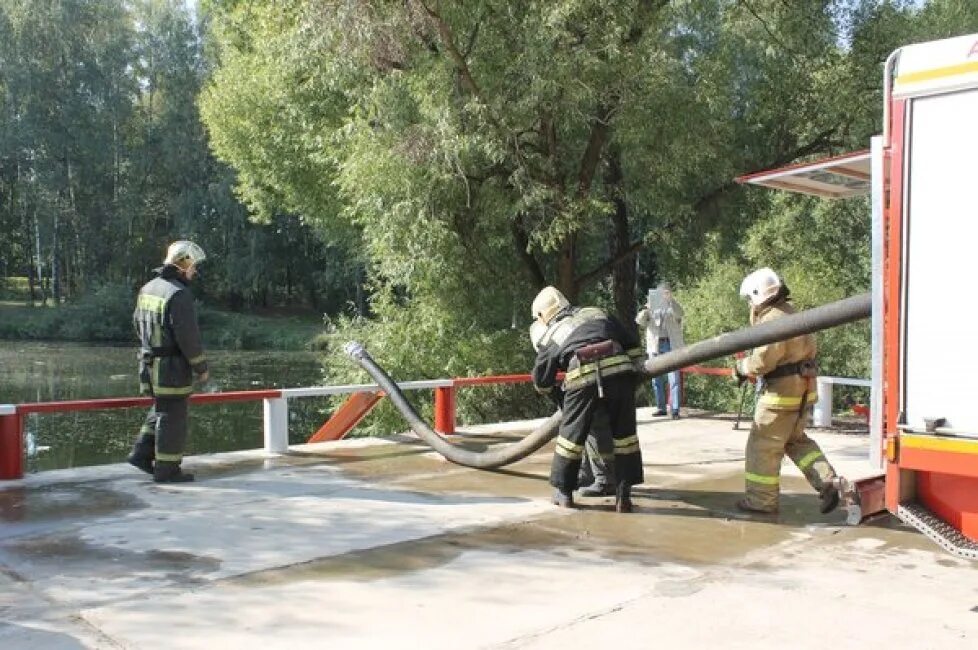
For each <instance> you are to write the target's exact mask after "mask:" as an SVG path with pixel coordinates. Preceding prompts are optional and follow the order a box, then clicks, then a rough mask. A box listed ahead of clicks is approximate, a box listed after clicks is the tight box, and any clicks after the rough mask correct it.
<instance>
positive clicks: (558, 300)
mask: <svg viewBox="0 0 978 650" xmlns="http://www.w3.org/2000/svg"><path fill="white" fill-rule="evenodd" d="M567 307H570V301H569V300H567V298H565V297H564V294H562V293H561V292H560V291H559V290H558V289H557V288H556V287H544V288H543V289H541V290H540V293H538V294H537V297H536V298H534V299H533V306H532V307H530V311H531V312H532V314H533V318H539V319H540V320H541V321H543V324H544V325H546V324H547V323H549V322H550V321H552V320H553V319H554V316H556V315H557V313H558V312H559V311H560V310H561V309H566V308H567Z"/></svg>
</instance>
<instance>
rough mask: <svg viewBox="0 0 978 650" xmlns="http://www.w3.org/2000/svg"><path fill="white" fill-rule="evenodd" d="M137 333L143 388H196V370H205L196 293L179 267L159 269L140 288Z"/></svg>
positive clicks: (164, 391)
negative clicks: (179, 270)
mask: <svg viewBox="0 0 978 650" xmlns="http://www.w3.org/2000/svg"><path fill="white" fill-rule="evenodd" d="M132 318H133V325H134V326H135V328H136V336H137V337H138V338H139V346H140V349H139V364H140V373H139V376H140V389H141V391H142V392H144V393H146V392H151V393H152V394H153V395H154V396H157V397H179V396H185V395H189V394H190V393H191V392H192V391H193V379H194V373H196V374H201V373H203V372H205V371H206V370H207V358H206V357H205V356H204V349H203V345H202V344H201V339H200V329H199V327H198V326H197V314H196V310H195V309H194V297H193V294H192V293H191V292H190V289H189V288H188V287H187V285H186V284H185V283H184V282H182V281H181V280H180V276H179V272H178V270H177V268H176V267H175V266H172V265H167V266H164V267H162V268H161V269H157V277H155V278H153V279H152V280H150V281H149V282H147V283H146V284H145V285H143V288H142V289H140V290H139V296H138V297H137V298H136V309H135V311H134V312H133V315H132Z"/></svg>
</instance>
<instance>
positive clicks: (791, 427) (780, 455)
mask: <svg viewBox="0 0 978 650" xmlns="http://www.w3.org/2000/svg"><path fill="white" fill-rule="evenodd" d="M811 413H812V407H811V406H808V407H807V408H806V409H805V411H804V412H803V413H801V414H799V412H798V411H784V410H775V409H772V408H769V407H765V406H763V405H762V406H758V407H757V411H756V413H755V415H754V423H753V425H752V426H751V430H750V436H749V437H748V438H747V450H746V473H745V475H744V479H745V484H746V492H747V503H748V504H749V505H750V506H751V507H753V508H756V509H758V510H770V511H774V510H777V509H778V494H779V492H780V484H781V461H782V460H783V459H784V457H785V455H786V454H787V456H788V458H790V459H791V460H792V462H794V464H795V465H797V466H798V469H800V470H801V471H802V473H803V474H804V475H805V478H806V479H807V480H808V482H809V484H810V485H811V486H812V487H813V488H815V490H816V491H817V492H821V491H822V487H823V486H824V485H825V484H826V483H828V482H830V481H831V480H832V479H834V478H835V476H836V474H835V469H834V468H833V467H832V465H831V464H830V463H829V461H828V459H827V458H826V457H825V454H824V453H822V450H821V448H820V447H819V446H818V443H816V442H815V441H814V440H812V439H811V438H809V437H808V435H807V434H806V433H805V424H806V423H807V422H808V418H809V416H810V415H811Z"/></svg>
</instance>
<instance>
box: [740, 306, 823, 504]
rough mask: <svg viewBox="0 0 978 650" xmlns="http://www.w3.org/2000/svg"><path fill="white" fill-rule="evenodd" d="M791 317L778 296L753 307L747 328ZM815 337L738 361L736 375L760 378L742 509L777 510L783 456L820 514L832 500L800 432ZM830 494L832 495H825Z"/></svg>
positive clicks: (812, 397) (810, 401) (813, 369)
mask: <svg viewBox="0 0 978 650" xmlns="http://www.w3.org/2000/svg"><path fill="white" fill-rule="evenodd" d="M793 313H795V309H794V307H793V306H792V305H791V303H790V302H788V300H787V297H786V296H785V294H784V293H780V294H779V295H778V296H777V297H776V298H775V299H774V300H772V301H771V302H770V303H767V304H763V305H761V306H760V307H757V308H754V309H753V310H752V312H751V324H752V325H754V324H760V323H767V322H770V321H772V320H776V319H778V318H782V317H784V316H787V315H788V314H793ZM815 355H816V347H815V337H814V336H813V335H811V334H805V335H803V336H797V337H795V338H793V339H789V340H787V341H781V342H778V343H771V344H770V345H765V346H761V347H758V348H755V349H754V350H753V352H752V353H751V354H750V356H748V357H745V358H744V359H741V360H740V361H739V362H738V365H737V374H738V375H739V376H741V377H746V376H753V377H758V378H760V380H761V382H762V389H761V392H760V395H759V397H758V400H757V408H756V409H755V412H754V423H753V425H752V426H751V431H750V436H749V437H748V439H747V449H746V473H745V475H744V478H745V487H746V499H744V500H742V501H741V502H740V504H739V505H740V507H741V508H742V509H744V510H753V511H759V512H775V511H777V509H778V495H779V486H780V482H781V461H782V459H783V458H784V456H785V454H787V455H788V457H789V458H791V460H792V461H793V462H794V463H795V465H797V466H798V469H800V470H801V471H802V473H803V474H804V475H805V478H806V479H807V480H808V482H809V483H810V484H811V486H812V487H813V488H815V490H816V491H818V492H819V494H820V495H821V496H822V498H823V511H826V510H827V509H829V506H830V505H831V507H834V504H831V502H832V500H833V499H835V502H836V503H837V497H835V493H834V488H833V487H832V481H833V479H835V478H836V473H835V470H834V469H833V467H832V465H831V464H830V463H829V461H828V459H827V458H826V457H825V454H824V453H822V450H821V448H819V446H818V444H817V443H816V442H815V441H814V440H812V439H811V438H809V437H808V435H807V434H806V433H805V425H806V423H807V421H808V418H809V416H810V415H811V412H812V407H813V406H814V404H815V401H816V399H817V395H816V393H815V375H816V374H817V365H816V362H815ZM829 491H832V493H829Z"/></svg>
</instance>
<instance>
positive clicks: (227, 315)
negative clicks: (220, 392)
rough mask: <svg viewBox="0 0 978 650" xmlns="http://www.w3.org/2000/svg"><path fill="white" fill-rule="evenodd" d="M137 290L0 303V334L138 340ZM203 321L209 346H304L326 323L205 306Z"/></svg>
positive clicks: (107, 288) (117, 288) (113, 287)
mask: <svg viewBox="0 0 978 650" xmlns="http://www.w3.org/2000/svg"><path fill="white" fill-rule="evenodd" d="M134 301H135V292H134V291H133V290H132V289H130V288H129V287H128V286H126V285H122V284H105V285H103V286H101V287H99V288H98V289H97V290H95V291H94V292H92V293H91V294H87V295H85V296H82V297H80V298H79V299H77V300H75V301H72V302H70V303H65V304H62V305H60V306H58V307H23V306H14V305H11V304H0V339H20V340H57V341H100V342H113V343H126V344H133V345H135V338H134V336H135V335H134V333H133V327H132V309H133V304H134ZM197 308H198V311H199V313H198V320H199V322H200V326H201V330H202V333H203V335H204V344H205V347H209V348H221V349H228V350H303V349H308V348H309V347H310V345H311V342H312V340H313V339H314V338H315V337H316V335H317V334H319V333H320V332H321V331H322V329H323V327H322V324H321V323H320V322H319V321H317V320H315V319H312V320H310V319H309V318H308V317H306V318H302V317H281V316H279V317H261V316H255V315H253V314H247V315H246V314H238V313H234V312H228V311H222V310H218V309H214V308H212V307H207V306H203V305H201V304H200V303H199V302H198V305H197Z"/></svg>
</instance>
